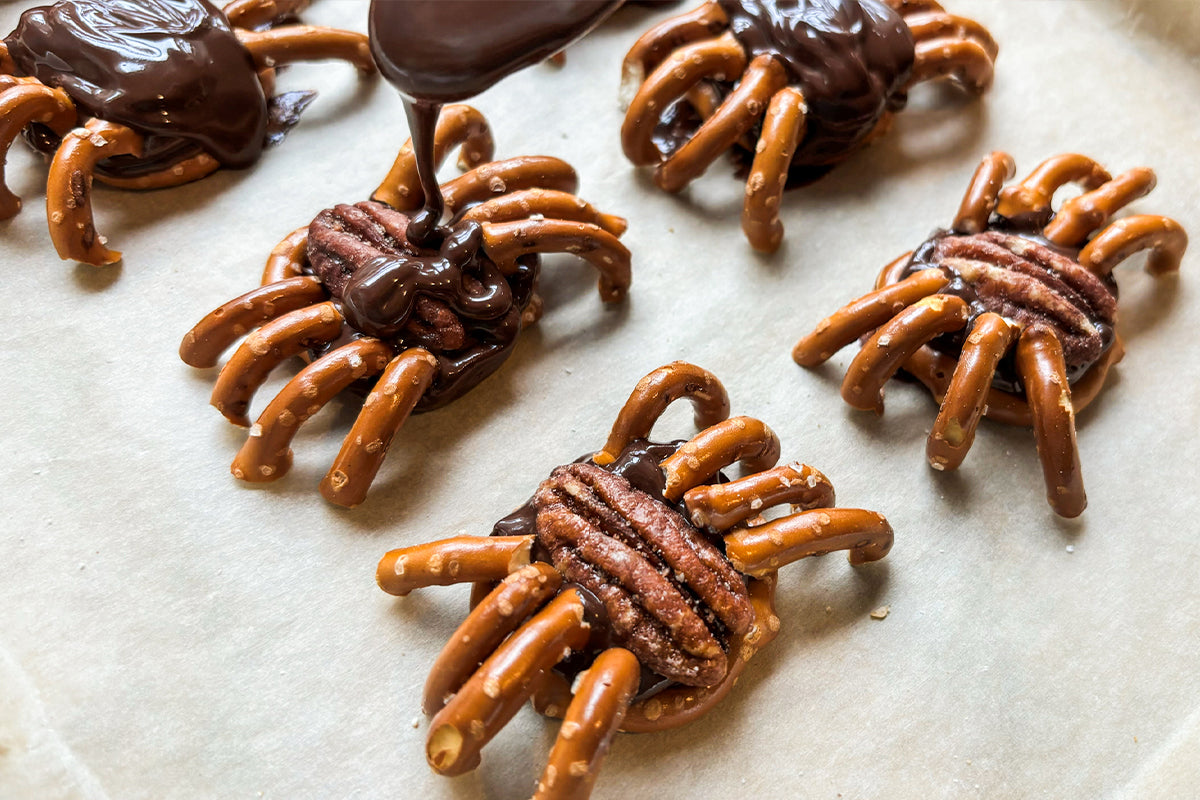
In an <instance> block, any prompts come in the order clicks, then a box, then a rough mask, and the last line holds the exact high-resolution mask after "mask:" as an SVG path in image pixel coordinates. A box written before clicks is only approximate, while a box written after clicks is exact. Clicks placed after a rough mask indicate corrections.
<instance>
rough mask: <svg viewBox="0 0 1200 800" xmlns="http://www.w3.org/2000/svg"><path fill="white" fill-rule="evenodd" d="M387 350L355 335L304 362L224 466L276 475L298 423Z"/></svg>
mask: <svg viewBox="0 0 1200 800" xmlns="http://www.w3.org/2000/svg"><path fill="white" fill-rule="evenodd" d="M392 355H393V353H392V348H391V347H389V346H388V345H386V344H384V343H383V342H381V341H379V340H378V339H356V340H354V341H353V342H350V343H349V344H347V345H343V346H341V347H339V348H337V349H336V350H333V351H331V352H329V353H326V354H325V355H323V356H321V358H319V359H317V360H316V361H314V362H313V363H311V364H309V365H308V366H307V367H305V368H304V369H303V370H301V371H300V373H299V374H298V375H296V377H294V378H292V379H291V380H290V381H289V382H288V384H287V385H286V386H284V387H283V389H282V390H280V392H279V394H277V395H275V399H274V400H272V401H271V402H270V404H268V405H267V407H266V409H264V410H263V412H262V414H261V415H259V417H258V421H257V422H255V423H254V424H253V425H252V426H250V435H249V437H247V439H246V443H245V444H243V445H242V449H241V450H239V451H238V453H237V455H236V456H235V457H234V459H233V465H232V466H231V467H230V470H229V471H230V472H232V473H233V476H234V477H235V478H238V479H239V480H243V481H250V482H253V483H258V482H262V481H273V480H276V479H277V478H280V477H282V476H283V474H284V473H285V472H287V471H288V468H289V467H291V465H292V450H291V447H290V445H291V442H292V437H294V436H295V435H296V431H298V430H299V428H300V426H301V425H302V424H304V422H306V421H307V420H308V418H309V417H311V416H312V415H313V414H316V413H317V412H318V411H320V410H321V409H322V408H323V407H324V406H325V404H326V403H328V402H329V401H330V400H332V399H333V398H334V397H335V396H337V394H338V393H339V392H341V391H342V390H343V389H345V388H346V387H347V386H349V385H350V384H352V383H354V382H355V381H356V380H358V379H360V378H365V377H367V376H368V375H374V374H376V373H378V372H379V371H380V370H382V369H383V368H384V366H386V365H387V362H388V361H389V360H390V359H391V357H392Z"/></svg>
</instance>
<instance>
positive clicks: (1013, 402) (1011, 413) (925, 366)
mask: <svg viewBox="0 0 1200 800" xmlns="http://www.w3.org/2000/svg"><path fill="white" fill-rule="evenodd" d="M1124 355H1125V347H1124V345H1123V344H1122V343H1121V340H1120V337H1117V338H1116V339H1114V340H1113V344H1112V346H1111V347H1109V348H1108V351H1107V352H1106V353H1105V354H1104V355H1103V356H1101V357H1100V360H1099V361H1097V362H1096V363H1095V364H1093V365H1092V366H1091V368H1090V369H1088V371H1087V372H1085V373H1084V374H1083V377H1081V378H1079V379H1078V380H1077V381H1075V385H1074V386H1072V387H1071V396H1072V398H1073V399H1074V405H1075V411H1076V412H1079V411H1082V410H1083V409H1085V408H1086V407H1087V406H1088V405H1089V404H1090V403H1091V402H1092V401H1093V400H1094V399H1096V396H1097V395H1098V394H1100V389H1102V388H1103V387H1104V381H1105V379H1106V378H1107V377H1108V370H1109V368H1111V367H1112V365H1113V364H1116V363H1117V362H1119V361H1120V360H1121V359H1122V358H1123V357H1124ZM955 363H956V362H955V360H954V359H953V358H952V357H950V356H948V355H946V354H945V353H939V352H938V351H936V350H934V349H933V348H932V347H922V348H921V349H920V350H918V351H917V352H915V353H913V354H912V355H911V356H909V357H908V358H907V359H906V360H905V362H904V371H905V372H907V373H909V374H910V375H912V376H913V377H914V378H916V379H917V380H919V381H920V382H921V383H923V384H924V385H925V387H926V388H927V389H929V391H930V393H931V394H932V395H933V397H934V399H935V400H936V401H937V402H939V403H941V402H942V401H943V399H944V398H945V396H946V391H947V389H948V388H949V386H950V376H951V374H952V373H953V372H954V366H955ZM984 409H985V410H984V412H983V415H984V416H985V417H987V418H988V419H992V420H995V421H997V422H1002V423H1004V424H1005V425H1016V426H1019V427H1025V428H1028V427H1029V426H1030V425H1032V424H1033V418H1032V417H1031V416H1030V413H1029V404H1028V403H1026V402H1025V398H1024V397H1021V396H1020V395H1015V394H1011V393H1009V392H1005V391H1001V390H1000V389H997V388H995V387H992V388H991V389H988V393H987V401H986V402H985V403H984Z"/></svg>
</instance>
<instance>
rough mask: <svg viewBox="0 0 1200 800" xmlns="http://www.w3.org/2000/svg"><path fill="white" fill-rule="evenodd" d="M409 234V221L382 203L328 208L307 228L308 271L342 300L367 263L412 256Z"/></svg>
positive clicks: (364, 203) (342, 205) (341, 205)
mask: <svg viewBox="0 0 1200 800" xmlns="http://www.w3.org/2000/svg"><path fill="white" fill-rule="evenodd" d="M407 230H408V217H407V216H406V215H404V214H402V213H400V212H399V211H395V210H393V209H391V208H388V207H387V206H385V205H383V204H382V203H375V202H363V203H356V204H354V205H350V204H348V203H342V204H340V205H336V206H334V207H333V208H327V209H325V210H324V211H322V212H321V213H320V214H317V216H316V218H315V219H314V220H313V221H312V223H311V224H310V225H309V226H308V253H307V255H308V264H309V267H311V268H312V271H313V273H314V274H316V276H317V277H318V278H320V279H321V283H323V284H325V288H326V289H328V290H329V293H330V294H332V295H333V296H334V297H336V298H339V299H340V298H341V297H342V290H343V289H345V287H346V281H348V280H349V279H350V276H351V275H353V274H354V273H355V272H356V271H358V270H359V269H360V268H361V267H362V266H363V265H364V264H366V263H367V262H368V261H371V260H373V259H375V258H379V257H380V256H397V255H401V254H404V253H411V252H412V251H411V250H410V249H409V248H408V247H407V246H406V244H405V243H406V242H407V241H408V240H407V239H406V238H405V233H406V232H407Z"/></svg>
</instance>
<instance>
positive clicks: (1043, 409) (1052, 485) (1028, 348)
mask: <svg viewBox="0 0 1200 800" xmlns="http://www.w3.org/2000/svg"><path fill="white" fill-rule="evenodd" d="M1017 373H1018V374H1019V375H1020V376H1021V380H1022V382H1023V383H1024V384H1025V395H1026V399H1027V402H1028V403H1029V411H1030V413H1031V415H1032V417H1033V433H1034V439H1035V441H1036V442H1037V450H1038V457H1039V458H1040V459H1041V462H1042V475H1043V477H1044V478H1045V481H1046V499H1047V500H1048V501H1049V502H1050V506H1051V508H1053V509H1054V511H1055V513H1057V514H1059V515H1060V516H1063V517H1077V516H1079V515H1080V514H1082V513H1083V510H1084V508H1086V507H1087V496H1086V495H1085V493H1084V490H1083V475H1082V471H1081V468H1080V465H1079V449H1078V448H1077V447H1076V444H1075V407H1074V404H1073V403H1072V400H1071V387H1070V385H1069V384H1068V383H1067V370H1066V366H1065V364H1064V363H1063V353H1062V345H1061V344H1060V343H1059V341H1058V337H1057V336H1056V335H1055V333H1054V331H1053V330H1052V329H1050V328H1048V327H1046V326H1043V325H1036V324H1035V325H1031V326H1029V327H1028V328H1026V329H1025V330H1024V331H1023V332H1022V333H1021V338H1020V339H1019V340H1018V341H1017Z"/></svg>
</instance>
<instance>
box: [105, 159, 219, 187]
mask: <svg viewBox="0 0 1200 800" xmlns="http://www.w3.org/2000/svg"><path fill="white" fill-rule="evenodd" d="M220 168H221V162H220V161H217V160H216V159H215V158H213V157H212V156H210V155H209V154H208V153H197V154H196V155H194V156H190V157H188V158H185V159H183V160H182V161H178V162H176V163H174V164H172V165H171V166H169V167H163V168H162V169H159V170H155V171H154V172H147V173H146V174H144V175H137V176H135V177H132V178H120V177H117V176H114V175H105V174H104V173H98V174H97V175H96V180H98V181H100V182H101V183H103V184H104V185H105V186H112V187H114V188H117V189H130V190H132V191H145V190H148V189H167V188H169V187H172V186H182V185H183V184H185V183H191V182H192V181H198V180H200V179H201V178H205V177H207V176H209V175H211V174H213V173H214V172H216V171H217V170H219V169H220Z"/></svg>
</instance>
